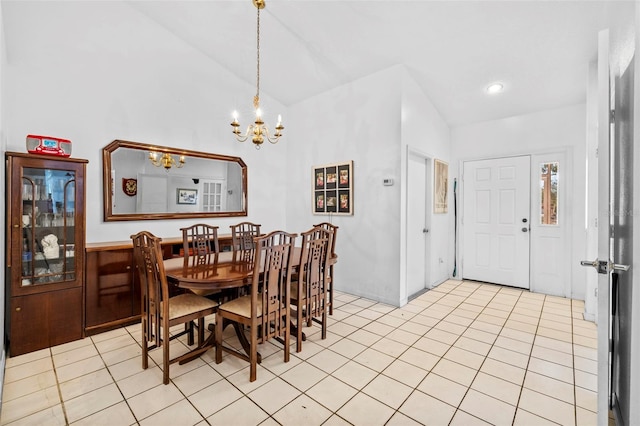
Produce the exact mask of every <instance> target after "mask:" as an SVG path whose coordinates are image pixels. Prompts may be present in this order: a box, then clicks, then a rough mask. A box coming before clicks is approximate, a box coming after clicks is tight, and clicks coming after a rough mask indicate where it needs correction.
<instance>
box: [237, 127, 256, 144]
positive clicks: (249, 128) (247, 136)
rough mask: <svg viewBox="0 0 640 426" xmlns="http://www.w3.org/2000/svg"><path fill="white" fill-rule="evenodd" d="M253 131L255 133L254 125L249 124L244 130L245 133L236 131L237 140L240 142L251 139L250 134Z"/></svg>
mask: <svg viewBox="0 0 640 426" xmlns="http://www.w3.org/2000/svg"><path fill="white" fill-rule="evenodd" d="M251 133H253V125H249V126H247V130H246V131H245V132H244V135H241V134H240V133H236V140H237V141H238V142H245V141H246V140H247V139H249V134H251Z"/></svg>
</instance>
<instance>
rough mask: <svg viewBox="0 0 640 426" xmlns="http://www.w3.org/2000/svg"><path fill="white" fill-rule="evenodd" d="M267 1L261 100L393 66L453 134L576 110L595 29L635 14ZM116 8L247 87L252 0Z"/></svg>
mask: <svg viewBox="0 0 640 426" xmlns="http://www.w3.org/2000/svg"><path fill="white" fill-rule="evenodd" d="M4 1H5V0H3V2H4ZM266 1H267V7H266V9H264V10H262V12H261V40H260V41H261V75H260V77H261V91H262V92H265V93H268V94H269V95H270V96H272V97H273V98H275V99H277V100H278V101H280V102H281V103H283V104H284V105H286V106H289V105H292V104H295V103H297V102H299V101H301V100H304V99H306V98H308V97H310V96H313V95H315V94H319V93H322V92H324V91H326V90H328V89H331V88H334V87H336V86H339V85H342V84H345V83H347V82H349V81H352V80H354V79H358V78H361V77H364V76H366V75H369V74H371V73H375V72H377V71H380V70H383V69H386V68H388V67H391V66H394V65H398V64H402V65H404V66H405V67H406V69H407V70H408V72H409V74H410V75H411V76H412V77H413V78H414V79H415V80H416V81H417V82H418V84H419V85H420V86H421V87H422V89H423V90H424V93H425V94H426V95H427V97H428V98H429V99H430V100H431V101H432V102H433V104H434V105H435V106H436V108H437V109H438V110H439V111H440V113H441V114H442V116H443V118H444V119H445V120H446V121H447V122H448V123H449V124H450V125H452V126H455V125H461V124H466V123H472V122H478V121H484V120H491V119H497V118H503V117H509V116H514V115H519V114H523V113H529V112H534V111H540V110H545V109H551V108H557V107H562V106H566V105H572V104H576V103H579V102H584V101H585V99H586V84H587V69H588V64H589V62H590V61H593V60H595V58H596V48H597V33H598V31H599V30H601V29H604V28H607V27H608V26H609V23H610V22H614V21H616V22H617V21H619V20H622V19H629V18H631V19H632V18H633V14H634V2H633V0H626V1H610V0H607V1H585V0H571V1H558V0H547V1H544V0H532V1H521V0H511V1H484V0H474V1H452V0H449V1H427V0H413V1H399V0H377V1H363V0H358V1H337V0H266ZM126 3H127V4H128V5H130V6H131V7H132V8H133V9H134V11H138V12H140V13H141V14H143V15H145V16H147V17H148V18H149V19H151V20H153V21H155V22H157V23H158V24H160V25H161V26H162V27H164V28H166V29H167V30H168V31H170V32H172V33H173V34H175V35H176V36H177V37H178V38H180V39H182V40H184V41H185V42H186V43H188V44H189V45H191V46H193V47H194V48H196V49H197V50H199V51H201V52H202V53H203V54H205V55H206V56H208V57H210V58H211V59H212V60H214V61H216V62H218V63H220V64H222V65H223V66H225V67H226V68H228V69H229V70H230V71H231V72H232V73H234V74H235V75H237V76H238V77H240V78H242V79H243V80H246V81H247V82H249V83H250V84H252V85H255V79H256V33H255V31H256V14H257V9H256V8H255V7H254V6H253V5H252V2H251V0H151V1H149V0H132V1H127V2H126ZM114 24H116V23H114ZM496 80H499V81H501V82H503V83H504V84H505V91H504V92H503V93H501V94H499V95H494V96H488V95H487V94H485V93H484V88H485V87H486V86H487V85H488V84H489V83H490V82H493V81H496Z"/></svg>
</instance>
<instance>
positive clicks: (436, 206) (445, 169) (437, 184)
mask: <svg viewBox="0 0 640 426" xmlns="http://www.w3.org/2000/svg"><path fill="white" fill-rule="evenodd" d="M434 165H435V167H434V169H433V174H434V175H435V176H434V180H433V186H434V188H433V198H434V200H433V212H434V213H447V211H448V210H449V200H448V195H449V164H447V163H445V162H444V161H440V160H435V162H434Z"/></svg>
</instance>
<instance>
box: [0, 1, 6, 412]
mask: <svg viewBox="0 0 640 426" xmlns="http://www.w3.org/2000/svg"><path fill="white" fill-rule="evenodd" d="M2 16H3V5H2V2H0V22H2V20H3V18H2ZM6 68H7V56H6V45H5V35H4V27H3V26H2V25H0V152H4V151H6V146H7V136H6V130H5V127H6V123H7V122H6V120H5V118H4V117H5V106H4V99H5V70H6ZM3 164H4V158H3ZM5 182H6V179H5V173H4V169H3V171H2V185H1V188H2V190H3V191H4V192H3V193H4V194H6V187H5ZM0 211H1V212H3V214H2V219H0V226H2V235H5V229H7V228H6V222H5V221H6V215H5V214H4V211H5V200H4V197H0ZM0 259H5V247H4V244H2V245H0ZM4 264H5V263H4V262H3V265H4ZM4 282H5V268H1V269H0V283H2V284H1V285H0V286H1V287H0V288H2V290H3V291H0V348H1V349H0V380H2V383H4V365H5V351H4V306H5V293H4ZM3 389H4V388H3V387H2V386H0V404H2V390H3Z"/></svg>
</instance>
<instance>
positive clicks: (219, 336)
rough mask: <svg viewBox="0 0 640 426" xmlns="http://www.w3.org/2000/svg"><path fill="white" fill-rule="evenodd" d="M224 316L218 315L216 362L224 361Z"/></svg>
mask: <svg viewBox="0 0 640 426" xmlns="http://www.w3.org/2000/svg"><path fill="white" fill-rule="evenodd" d="M223 321H224V320H223V318H222V317H221V316H220V315H216V330H215V334H216V336H215V337H216V364H220V363H221V362H222V322H223Z"/></svg>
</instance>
